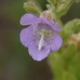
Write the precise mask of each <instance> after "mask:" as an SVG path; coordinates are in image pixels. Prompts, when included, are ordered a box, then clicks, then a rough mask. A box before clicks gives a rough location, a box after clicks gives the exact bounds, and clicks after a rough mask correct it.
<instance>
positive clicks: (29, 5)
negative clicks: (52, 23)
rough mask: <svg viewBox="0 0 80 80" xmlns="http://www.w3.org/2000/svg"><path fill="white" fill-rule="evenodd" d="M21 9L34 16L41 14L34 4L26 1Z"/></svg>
mask: <svg viewBox="0 0 80 80" xmlns="http://www.w3.org/2000/svg"><path fill="white" fill-rule="evenodd" d="M23 8H24V9H25V10H26V11H27V12H29V13H33V14H35V15H39V14H40V13H41V9H40V8H39V7H38V6H36V5H35V3H33V2H31V1H28V2H25V3H24V4H23Z"/></svg>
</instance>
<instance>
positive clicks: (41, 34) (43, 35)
mask: <svg viewBox="0 0 80 80" xmlns="http://www.w3.org/2000/svg"><path fill="white" fill-rule="evenodd" d="M34 33H35V35H36V36H37V37H38V38H39V43H38V49H39V50H41V49H42V47H43V46H44V45H45V41H46V40H47V39H49V38H51V37H52V36H53V29H52V28H51V27H50V26H48V25H46V24H38V26H37V27H35V29H34Z"/></svg>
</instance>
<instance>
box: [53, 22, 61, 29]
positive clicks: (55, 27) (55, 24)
mask: <svg viewBox="0 0 80 80" xmlns="http://www.w3.org/2000/svg"><path fill="white" fill-rule="evenodd" d="M52 27H53V29H54V30H56V31H62V28H61V27H60V26H59V24H57V23H56V22H54V21H52Z"/></svg>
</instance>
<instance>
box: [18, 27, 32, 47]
mask: <svg viewBox="0 0 80 80" xmlns="http://www.w3.org/2000/svg"><path fill="white" fill-rule="evenodd" d="M33 40H34V35H33V27H32V26H29V27H28V28H24V29H23V30H22V31H21V33H20V41H21V43H22V44H23V45H24V46H25V47H28V45H29V44H30V43H31V42H32V41H33Z"/></svg>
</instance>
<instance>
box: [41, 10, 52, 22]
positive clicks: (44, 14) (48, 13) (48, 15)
mask: <svg viewBox="0 0 80 80" xmlns="http://www.w3.org/2000/svg"><path fill="white" fill-rule="evenodd" d="M40 18H46V19H48V20H50V21H52V20H53V16H52V12H51V11H49V10H46V11H44V12H42V13H41V15H40Z"/></svg>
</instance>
